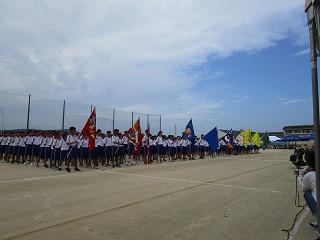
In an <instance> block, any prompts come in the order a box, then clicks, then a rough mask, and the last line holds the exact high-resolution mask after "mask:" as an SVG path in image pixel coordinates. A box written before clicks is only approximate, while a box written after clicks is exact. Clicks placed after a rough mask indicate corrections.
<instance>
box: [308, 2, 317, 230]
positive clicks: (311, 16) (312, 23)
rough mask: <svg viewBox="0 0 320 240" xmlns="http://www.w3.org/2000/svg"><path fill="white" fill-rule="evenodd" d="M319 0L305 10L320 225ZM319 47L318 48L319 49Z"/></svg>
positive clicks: (310, 3) (309, 4)
mask: <svg viewBox="0 0 320 240" xmlns="http://www.w3.org/2000/svg"><path fill="white" fill-rule="evenodd" d="M319 4H320V1H319V0H306V3H305V12H306V13H307V18H308V26H309V34H310V58H311V77H312V97H313V121H314V133H315V141H314V144H315V161H316V185H317V199H318V200H317V222H318V229H319V226H320V161H319V160H320V149H319V141H320V128H319V90H318V69H317V64H318V62H317V60H318V59H317V58H318V52H319V51H318V50H319V47H320V46H319V30H320V29H319V27H320V26H319V20H320V19H319V16H320V12H319ZM317 49H318V50H317Z"/></svg>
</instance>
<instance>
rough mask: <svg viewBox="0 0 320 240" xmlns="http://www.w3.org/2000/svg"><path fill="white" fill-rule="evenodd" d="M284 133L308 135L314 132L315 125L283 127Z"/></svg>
mask: <svg viewBox="0 0 320 240" xmlns="http://www.w3.org/2000/svg"><path fill="white" fill-rule="evenodd" d="M283 132H284V135H299V136H306V135H310V134H312V133H314V125H297V126H286V127H284V128H283Z"/></svg>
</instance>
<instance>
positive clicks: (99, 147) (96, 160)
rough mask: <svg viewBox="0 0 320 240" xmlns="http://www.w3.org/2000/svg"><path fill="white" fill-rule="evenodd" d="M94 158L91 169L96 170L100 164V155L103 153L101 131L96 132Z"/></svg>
mask: <svg viewBox="0 0 320 240" xmlns="http://www.w3.org/2000/svg"><path fill="white" fill-rule="evenodd" d="M94 152H95V154H94V155H95V156H94V159H93V167H94V168H98V166H99V162H100V163H102V155H103V153H104V148H103V142H102V134H101V130H100V129H98V130H97V136H96V147H95V151H94Z"/></svg>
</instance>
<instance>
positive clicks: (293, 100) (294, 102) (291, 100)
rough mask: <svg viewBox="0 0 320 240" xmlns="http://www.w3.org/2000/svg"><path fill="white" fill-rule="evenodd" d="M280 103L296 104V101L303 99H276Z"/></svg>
mask: <svg viewBox="0 0 320 240" xmlns="http://www.w3.org/2000/svg"><path fill="white" fill-rule="evenodd" d="M278 100H279V101H280V103H281V104H282V105H291V104H297V103H303V102H305V100H302V99H298V98H296V99H289V98H279V99H278Z"/></svg>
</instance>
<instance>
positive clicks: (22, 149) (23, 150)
mask: <svg viewBox="0 0 320 240" xmlns="http://www.w3.org/2000/svg"><path fill="white" fill-rule="evenodd" d="M25 155H26V148H25V147H19V150H18V156H19V157H24V156H25Z"/></svg>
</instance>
